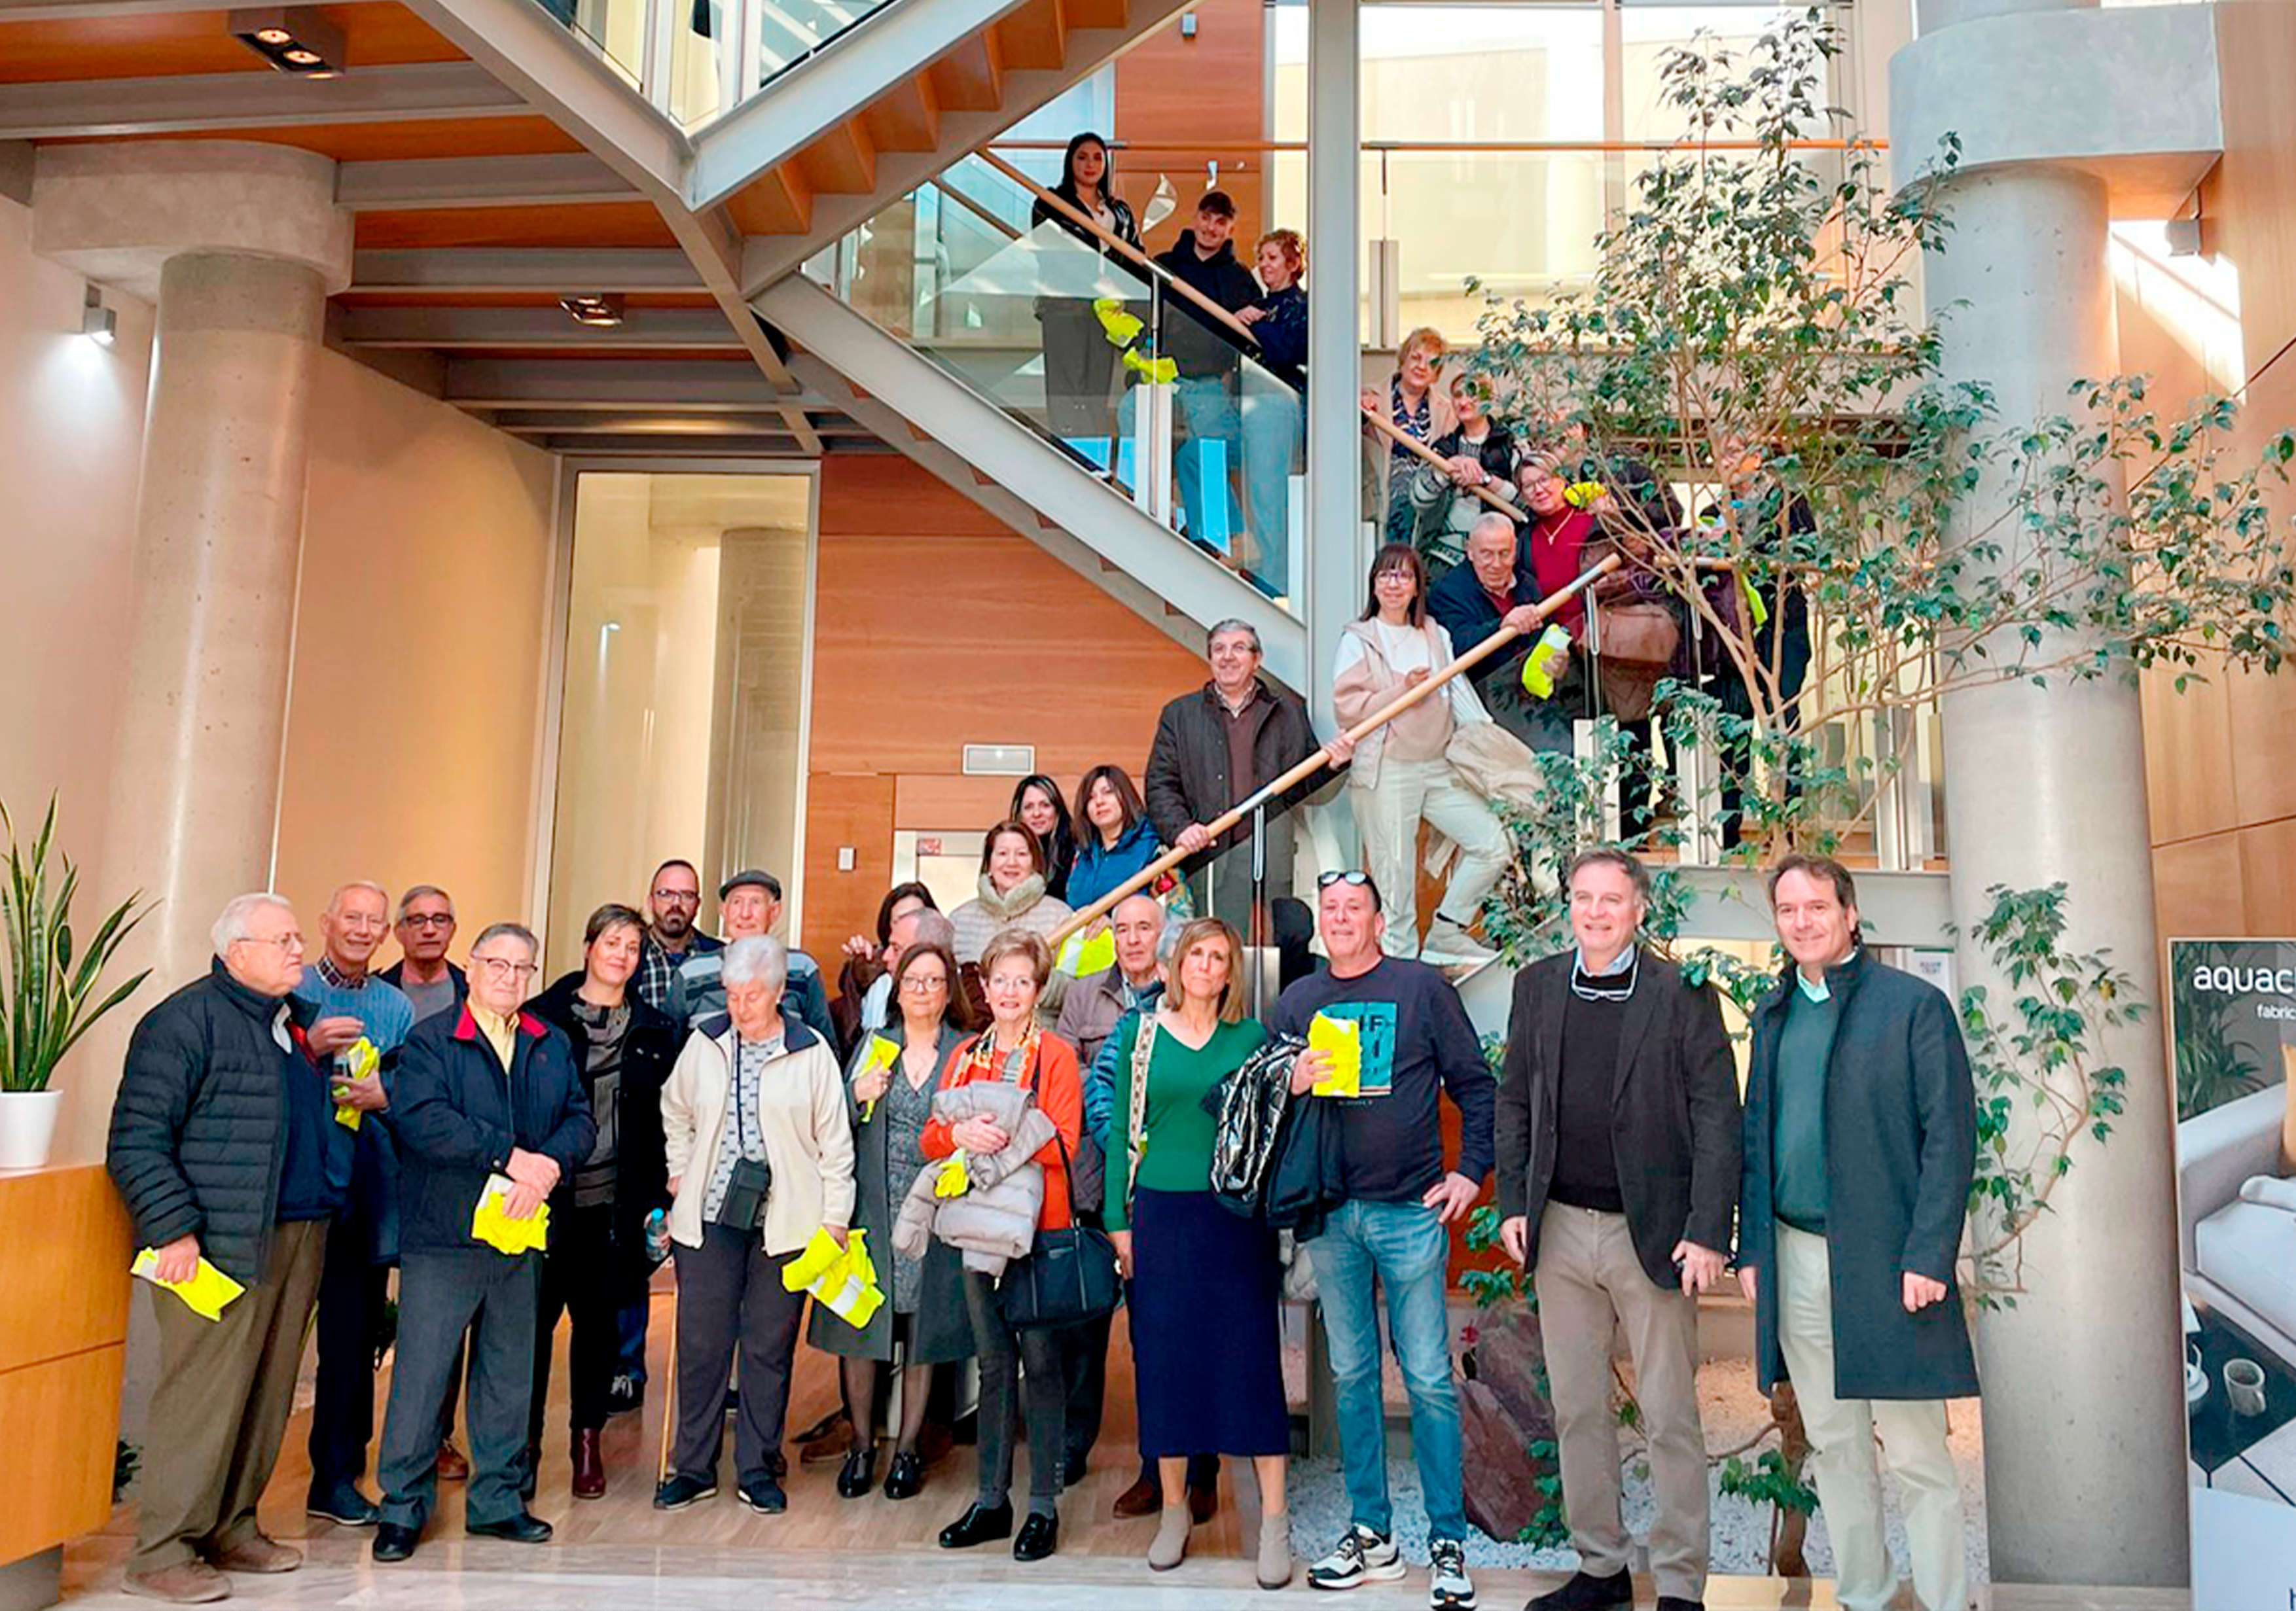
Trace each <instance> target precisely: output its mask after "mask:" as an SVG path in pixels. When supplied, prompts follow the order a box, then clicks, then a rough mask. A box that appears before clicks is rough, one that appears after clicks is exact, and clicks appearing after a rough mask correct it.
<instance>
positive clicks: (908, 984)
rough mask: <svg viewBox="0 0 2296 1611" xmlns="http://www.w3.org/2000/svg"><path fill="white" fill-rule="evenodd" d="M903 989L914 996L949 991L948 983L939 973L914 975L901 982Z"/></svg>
mask: <svg viewBox="0 0 2296 1611" xmlns="http://www.w3.org/2000/svg"><path fill="white" fill-rule="evenodd" d="M901 988H902V989H904V990H906V991H907V992H908V993H909V994H912V995H931V994H932V993H933V992H934V991H936V990H946V989H947V988H948V981H947V979H945V978H943V977H940V975H939V974H937V973H913V974H911V975H909V977H906V978H905V979H903V980H902V981H901Z"/></svg>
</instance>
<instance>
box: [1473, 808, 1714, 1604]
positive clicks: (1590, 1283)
mask: <svg viewBox="0 0 2296 1611" xmlns="http://www.w3.org/2000/svg"><path fill="white" fill-rule="evenodd" d="M1564 887H1565V888H1566V890H1567V891H1568V893H1569V896H1570V930H1571V934H1572V935H1573V936H1574V937H1575V938H1576V939H1577V941H1578V944H1577V945H1575V946H1574V947H1573V948H1572V949H1571V950H1570V952H1569V953H1565V954H1563V955H1560V956H1553V957H1549V958H1547V959H1546V961H1541V962H1535V963H1533V964H1532V965H1531V966H1530V967H1529V968H1526V969H1523V970H1522V971H1521V973H1520V974H1518V975H1516V977H1515V986H1514V1014H1513V1018H1512V1019H1511V1020H1510V1022H1509V1024H1508V1027H1507V1053H1506V1068H1505V1074H1504V1075H1503V1076H1502V1078H1501V1083H1500V1085H1499V1098H1498V1178H1499V1214H1500V1216H1501V1217H1500V1223H1499V1235H1500V1239H1501V1241H1502V1243H1503V1244H1504V1245H1505V1248H1506V1250H1507V1252H1508V1253H1509V1254H1510V1255H1512V1256H1513V1257H1514V1258H1516V1259H1518V1260H1520V1261H1521V1263H1522V1264H1523V1266H1524V1267H1525V1268H1526V1269H1527V1270H1529V1272H1531V1279H1532V1282H1533V1285H1534V1288H1535V1290H1536V1291H1537V1292H1538V1319H1539V1329H1540V1332H1541V1335H1542V1336H1543V1337H1544V1339H1545V1342H1546V1372H1547V1378H1548V1381H1549V1385H1550V1386H1551V1388H1552V1394H1551V1396H1552V1398H1553V1401H1554V1427H1555V1442H1556V1444H1557V1446H1558V1449H1559V1458H1560V1461H1561V1464H1562V1500H1563V1509H1565V1511H1566V1512H1567V1513H1568V1515H1569V1517H1570V1542H1571V1545H1572V1547H1573V1548H1575V1549H1576V1550H1578V1551H1579V1571H1578V1573H1577V1574H1576V1575H1574V1576H1573V1577H1572V1578H1571V1579H1570V1582H1567V1583H1565V1584H1563V1586H1562V1588H1560V1589H1557V1590H1555V1591H1553V1592H1552V1593H1549V1594H1543V1595H1540V1596H1539V1597H1538V1599H1534V1600H1532V1601H1531V1602H1530V1606H1531V1611H1612V1608H1613V1607H1619V1608H1621V1611H1623V1608H1625V1607H1632V1606H1633V1604H1634V1583H1633V1580H1632V1579H1631V1577H1630V1576H1629V1575H1628V1551H1629V1546H1630V1544H1631V1539H1630V1537H1629V1535H1628V1532H1627V1528H1626V1525H1625V1523H1624V1521H1623V1519H1622V1518H1621V1517H1620V1511H1619V1500H1620V1479H1619V1463H1620V1462H1619V1435H1618V1421H1617V1419H1616V1417H1615V1416H1614V1415H1613V1413H1612V1411H1611V1336H1612V1334H1613V1331H1614V1329H1617V1328H1620V1327H1621V1326H1622V1327H1623V1328H1624V1329H1625V1331H1626V1334H1627V1343H1628V1347H1629V1348H1630V1349H1631V1350H1632V1352H1633V1355H1634V1362H1635V1397H1636V1402H1638V1403H1639V1404H1640V1405H1641V1406H1642V1412H1643V1426H1644V1431H1645V1432H1646V1433H1647V1435H1648V1436H1649V1439H1650V1464H1651V1476H1652V1482H1653V1484H1654V1485H1655V1487H1656V1489H1657V1495H1658V1519H1657V1521H1656V1522H1655V1523H1654V1524H1653V1525H1652V1528H1651V1538H1650V1550H1651V1573H1652V1576H1653V1577H1654V1578H1655V1579H1656V1580H1657V1584H1658V1591H1659V1598H1658V1604H1659V1608H1660V1611H1693V1607H1698V1606H1700V1605H1702V1603H1703V1597H1704V1594H1705V1592H1706V1568H1707V1558H1708V1533H1709V1526H1708V1505H1707V1491H1706V1436H1705V1433H1704V1430H1703V1428H1702V1427H1701V1426H1700V1424H1699V1419H1698V1294H1700V1293H1701V1292H1703V1291H1706V1290H1707V1289H1708V1288H1711V1287H1713V1286H1714V1285H1716V1284H1717V1283H1718V1282H1719V1281H1720V1280H1721V1279H1722V1273H1723V1267H1724V1265H1725V1263H1726V1262H1727V1261H1726V1254H1727V1251H1728V1248H1729V1246H1730V1216H1731V1213H1732V1211H1733V1210H1734V1208H1735V1207H1736V1206H1737V1198H1738V1174H1739V1157H1738V1148H1739V1137H1740V1133H1741V1130H1740V1116H1739V1112H1738V1078H1737V1069H1736V1067H1735V1066H1734V1063H1733V1062H1732V1060H1731V1057H1730V1040H1729V1036H1728V1034H1726V1032H1725V1031H1724V1029H1723V1027H1722V1010H1721V1006H1720V1003H1719V1002H1717V1001H1716V999H1715V995H1714V992H1713V991H1712V989H1710V988H1709V987H1707V986H1703V985H1689V984H1687V983H1685V981H1684V979H1683V977H1682V972H1681V969H1678V968H1677V967H1676V966H1675V965H1674V964H1673V963H1671V962H1668V961H1663V960H1662V959H1661V958H1659V957H1656V956H1653V955H1652V954H1650V953H1648V952H1646V951H1644V950H1643V949H1642V948H1641V947H1640V946H1638V945H1636V940H1635V936H1636V932H1637V930H1639V929H1640V928H1641V927H1642V921H1643V917H1644V913H1645V912H1646V911H1647V910H1648V908H1649V904H1650V872H1649V870H1648V869H1647V868H1645V867H1644V865H1643V864H1642V863H1641V862H1640V861H1638V860H1636V858H1635V857H1634V856H1631V855H1628V854H1627V853H1626V852H1625V851H1622V850H1611V849H1595V850H1587V851H1583V852H1581V853H1580V854H1579V856H1578V857H1577V858H1576V859H1574V860H1573V861H1572V863H1570V870H1569V872H1568V873H1567V875H1566V879H1565V885H1564Z"/></svg>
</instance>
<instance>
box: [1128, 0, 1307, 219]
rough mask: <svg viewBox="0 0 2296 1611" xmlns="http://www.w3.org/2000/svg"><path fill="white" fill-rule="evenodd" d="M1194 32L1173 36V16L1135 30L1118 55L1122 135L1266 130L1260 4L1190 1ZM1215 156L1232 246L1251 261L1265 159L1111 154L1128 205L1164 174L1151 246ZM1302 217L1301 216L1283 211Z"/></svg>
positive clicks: (1236, 134) (1141, 199)
mask: <svg viewBox="0 0 2296 1611" xmlns="http://www.w3.org/2000/svg"><path fill="white" fill-rule="evenodd" d="M1194 15H1195V18H1196V37H1194V38H1193V39H1184V38H1182V37H1180V27H1179V22H1178V20H1177V19H1175V20H1173V21H1171V22H1169V23H1167V24H1165V25H1164V26H1163V27H1162V28H1160V29H1157V30H1156V32H1154V33H1152V34H1151V35H1150V36H1148V37H1146V38H1145V39H1143V40H1142V41H1141V42H1140V43H1139V45H1136V46H1135V47H1134V48H1133V49H1132V50H1131V51H1130V52H1128V53H1127V54H1126V55H1125V56H1124V57H1123V58H1122V59H1121V60H1119V61H1118V62H1117V64H1116V129H1115V135H1116V138H1117V139H1118V140H1119V141H1123V140H1160V141H1170V140H1173V139H1175V138H1183V139H1190V140H1204V141H1210V142H1222V143H1225V142H1232V141H1258V140H1262V139H1265V138H1266V137H1267V13H1266V12H1265V11H1264V10H1263V9H1262V7H1261V5H1260V4H1259V0H1205V3H1204V4H1200V5H1198V6H1197V7H1196V8H1195V12H1194ZM1215 157H1216V158H1217V159H1218V162H1219V184H1220V188H1221V189H1223V190H1225V191H1226V192H1228V193H1229V194H1230V195H1232V196H1234V198H1235V202H1236V208H1237V209H1238V211H1237V217H1236V222H1235V233H1236V240H1237V241H1238V243H1239V244H1238V245H1237V247H1236V254H1237V256H1239V257H1240V258H1242V259H1243V260H1244V262H1245V263H1246V264H1247V265H1249V264H1250V262H1251V243H1252V242H1253V241H1256V240H1257V239H1258V238H1259V232H1260V230H1261V229H1262V227H1263V226H1264V225H1265V224H1266V222H1267V220H1266V218H1265V217H1264V214H1263V211H1262V208H1261V196H1262V185H1263V175H1264V172H1265V159H1264V157H1263V155H1262V154H1261V153H1259V152H1253V153H1251V155H1249V156H1244V155H1241V154H1239V153H1237V152H1235V151H1217V152H1214V151H1185V150H1184V151H1139V152H1136V153H1130V152H1128V153H1123V154H1120V155H1119V158H1118V159H1117V192H1118V193H1119V195H1121V196H1122V197H1123V198H1124V199H1125V200H1127V201H1129V202H1130V203H1131V204H1132V207H1133V210H1134V211H1135V212H1137V211H1139V210H1140V209H1142V208H1144V207H1145V206H1146V205H1147V202H1148V198H1149V197H1150V195H1152V193H1153V192H1154V191H1155V188H1156V176H1157V175H1158V174H1159V173H1162V174H1165V175H1169V176H1170V178H1171V181H1172V188H1173V189H1174V190H1175V191H1177V192H1178V194H1179V199H1180V206H1179V209H1178V210H1177V212H1175V213H1174V214H1173V216H1172V217H1171V218H1170V219H1169V221H1168V222H1167V223H1166V224H1165V225H1163V227H1162V228H1160V229H1159V230H1156V231H1153V232H1152V233H1150V234H1149V236H1148V246H1149V249H1151V250H1152V251H1161V250H1163V249H1164V248H1166V247H1168V246H1169V245H1171V243H1172V242H1173V241H1176V240H1177V239H1178V238H1179V233H1180V231H1181V230H1183V229H1185V228H1186V227H1187V225H1188V223H1189V221H1190V219H1191V218H1192V217H1193V214H1194V206H1195V200H1194V199H1195V198H1196V197H1197V196H1199V195H1201V193H1202V192H1203V191H1204V189H1205V180H1206V178H1207V174H1206V171H1205V163H1206V161H1207V160H1208V159H1212V158H1215ZM1284 222H1290V223H1292V224H1294V225H1300V226H1302V227H1304V225H1305V223H1306V221H1305V220H1304V219H1291V220H1284Z"/></svg>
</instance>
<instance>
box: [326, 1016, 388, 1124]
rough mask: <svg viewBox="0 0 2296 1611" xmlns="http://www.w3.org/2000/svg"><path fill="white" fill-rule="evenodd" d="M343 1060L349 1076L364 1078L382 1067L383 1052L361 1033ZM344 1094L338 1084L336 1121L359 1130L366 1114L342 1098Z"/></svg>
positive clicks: (351, 1044)
mask: <svg viewBox="0 0 2296 1611" xmlns="http://www.w3.org/2000/svg"><path fill="white" fill-rule="evenodd" d="M342 1060H343V1073H344V1075H346V1076H347V1077H348V1078H350V1079H353V1080H363V1079H365V1078H366V1077H367V1076H368V1075H371V1074H373V1072H374V1071H375V1070H376V1069H377V1068H378V1067H381V1064H382V1053H381V1052H379V1051H376V1050H375V1049H374V1043H373V1041H370V1040H368V1039H367V1038H366V1036H365V1035H361V1036H359V1038H358V1039H357V1040H355V1041H353V1042H352V1043H350V1049H349V1050H348V1051H345V1052H344V1053H343V1059H342ZM342 1094H343V1093H342V1090H341V1088H340V1086H338V1087H337V1088H336V1090H335V1098H336V1100H335V1123H336V1124H340V1125H341V1126H342V1127H343V1128H344V1129H346V1130H357V1128H358V1127H359V1121H360V1120H361V1119H363V1118H365V1114H363V1113H361V1112H360V1111H359V1110H358V1109H357V1108H354V1107H352V1106H351V1105H350V1104H349V1103H348V1102H346V1101H344V1100H341V1099H342Z"/></svg>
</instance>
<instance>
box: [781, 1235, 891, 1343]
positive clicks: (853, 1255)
mask: <svg viewBox="0 0 2296 1611" xmlns="http://www.w3.org/2000/svg"><path fill="white" fill-rule="evenodd" d="M782 1286H783V1289H784V1290H786V1291H790V1292H809V1293H811V1294H812V1295H813V1297H814V1301H815V1302H816V1303H817V1304H821V1305H823V1306H824V1308H826V1309H827V1310H828V1311H829V1312H830V1313H832V1314H833V1315H835V1316H836V1317H837V1318H838V1319H839V1320H841V1321H845V1322H846V1324H848V1325H849V1326H853V1327H856V1328H858V1327H862V1326H865V1325H867V1324H868V1323H869V1317H870V1316H871V1315H873V1314H874V1313H877V1307H878V1305H879V1304H882V1303H883V1302H884V1301H885V1294H884V1290H883V1288H881V1287H879V1286H878V1284H877V1266H876V1263H875V1262H874V1261H873V1260H872V1259H871V1258H870V1256H869V1233H868V1232H867V1231H848V1232H847V1233H846V1237H845V1245H844V1246H843V1247H839V1246H838V1245H837V1239H836V1238H835V1237H833V1236H832V1235H830V1234H829V1232H828V1231H826V1230H816V1231H815V1232H814V1233H813V1239H811V1240H810V1241H808V1242H807V1243H806V1245H805V1250H804V1251H803V1252H801V1253H799V1255H797V1256H796V1257H795V1258H793V1259H791V1261H790V1262H789V1263H788V1264H787V1265H786V1266H784V1267H783V1271H782Z"/></svg>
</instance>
